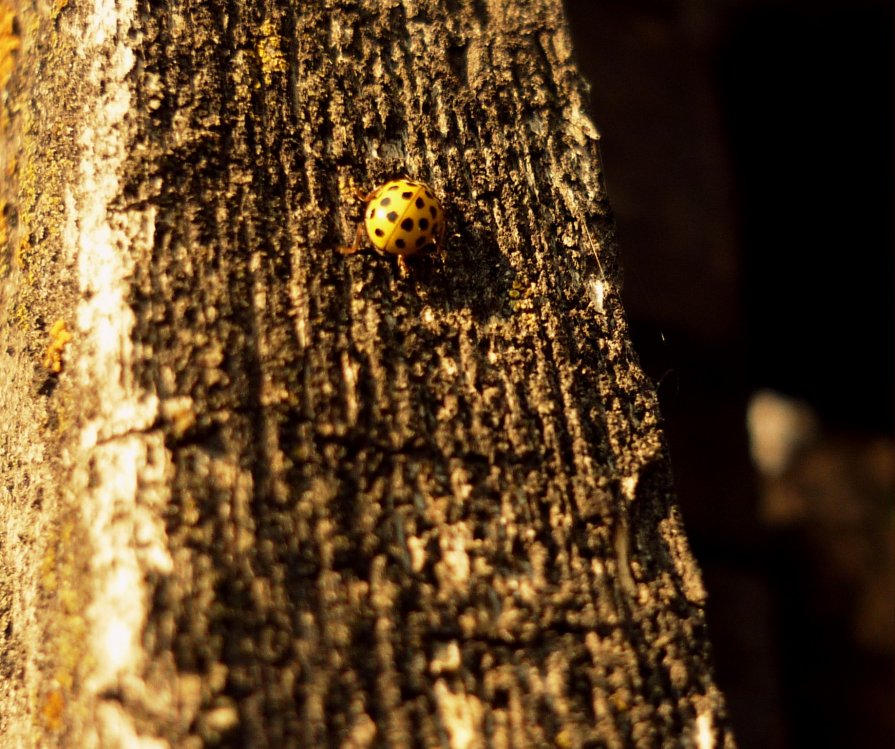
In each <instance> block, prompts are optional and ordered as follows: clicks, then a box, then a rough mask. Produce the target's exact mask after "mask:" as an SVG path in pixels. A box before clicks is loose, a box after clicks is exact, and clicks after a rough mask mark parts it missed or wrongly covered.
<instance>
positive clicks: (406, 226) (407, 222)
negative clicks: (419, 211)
mask: <svg viewBox="0 0 895 749" xmlns="http://www.w3.org/2000/svg"><path fill="white" fill-rule="evenodd" d="M401 228H402V229H403V230H404V231H413V219H412V218H405V219H404V220H403V221H402V222H401Z"/></svg>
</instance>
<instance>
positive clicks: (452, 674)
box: [0, 0, 733, 749]
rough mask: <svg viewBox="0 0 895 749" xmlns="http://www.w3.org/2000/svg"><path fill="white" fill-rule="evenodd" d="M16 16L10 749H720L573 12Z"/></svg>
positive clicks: (692, 578) (320, 8)
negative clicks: (409, 238)
mask: <svg viewBox="0 0 895 749" xmlns="http://www.w3.org/2000/svg"><path fill="white" fill-rule="evenodd" d="M7 1H8V0H7ZM0 8H2V10H0V16H2V18H3V19H4V20H0V79H2V80H0V83H4V82H5V83H6V93H5V95H4V109H3V113H2V120H3V121H2V126H3V129H4V133H5V138H4V141H5V142H4V146H3V153H2V159H3V162H2V167H3V172H4V173H5V174H6V175H7V179H6V182H5V185H4V188H3V195H4V211H3V218H4V220H3V222H2V227H0V228H2V229H3V234H4V236H5V239H6V242H5V250H4V255H3V264H2V271H3V281H2V295H0V305H2V306H0V322H2V328H0V382H2V391H0V409H2V414H3V421H2V424H0V458H2V464H0V479H2V480H0V514H2V526H0V527H2V531H0V532H2V539H0V540H2V550H0V564H2V570H0V625H2V626H0V669H2V670H0V673H2V684H0V700H2V725H0V733H2V739H0V746H2V747H76V746H77V747H81V746H83V747H91V746H94V747H98V746H102V747H152V748H154V747H162V746H172V747H199V746H206V745H209V746H210V745H220V746H243V747H253V748H254V747H289V746H296V747H297V746H309V747H310V746H333V747H345V748H346V749H347V748H348V747H354V748H360V747H374V746H382V747H395V748H404V747H435V746H444V747H450V749H467V748H468V749H473V748H477V747H536V746H554V747H563V748H565V747H569V748H572V747H643V748H644V749H646V748H650V749H652V748H654V747H659V746H662V747H673V746H682V747H696V748H698V749H708V748H709V747H722V746H723V747H732V746H733V739H732V737H731V735H730V733H729V730H728V728H727V725H726V719H725V717H724V708H723V700H722V697H721V695H720V693H719V692H718V690H717V688H716V687H715V685H714V683H713V679H712V675H711V671H710V666H709V662H708V644H707V638H706V632H705V620H704V615H703V601H704V592H703V589H702V585H701V582H700V576H699V572H698V570H697V568H696V566H695V564H694V562H693V559H692V556H691V554H690V551H689V550H688V547H687V543H686V540H685V537H684V534H683V531H682V528H681V523H680V519H679V516H678V514H677V511H676V509H675V506H674V503H673V498H672V495H671V488H670V480H669V467H668V458H667V453H666V450H665V447H664V443H663V439H662V436H661V433H660V431H659V417H658V413H657V406H656V399H655V395H654V392H653V388H652V386H651V384H650V383H649V382H648V381H647V380H646V378H645V377H644V375H643V374H642V372H641V371H640V369H639V367H638V364H637V360H636V357H635V356H634V354H633V352H632V351H631V348H630V343H629V341H628V337H627V331H626V328H625V322H624V317H623V311H622V308H621V303H620V300H619V283H620V278H619V273H618V269H617V262H616V256H615V247H614V244H613V240H612V222H611V218H610V215H609V210H608V206H607V202H606V196H605V192H604V188H603V185H602V182H601V172H600V160H599V150H598V145H597V134H596V132H595V130H594V127H593V125H592V124H591V122H590V120H589V119H588V115H587V114H586V113H585V101H584V98H585V91H584V86H583V84H582V82H581V80H580V78H579V76H578V73H577V72H576V69H575V66H574V64H573V62H572V59H571V50H570V43H569V35H568V31H567V29H566V27H565V20H564V18H563V14H562V9H561V5H560V2H559V0H501V1H500V2H487V1H485V0H429V1H428V2H425V3H423V2H415V1H414V0H404V2H397V1H390V2H382V0H359V1H358V2H353V3H347V2H336V1H335V0H331V1H329V2H323V1H320V2H306V1H305V2H295V3H291V4H290V3H285V2H277V1H276V0H268V1H267V2H263V3H259V4H257V6H256V5H255V4H253V3H239V2H230V3H218V2H214V1H209V2H204V3H203V2H199V1H198V0H184V2H176V1H174V0H171V1H169V0H159V2H153V3H148V2H145V0H144V1H142V2H138V0H117V2H111V0H107V1H106V2H100V0H97V2H95V3H82V2H78V1H77V0H71V1H70V2H69V0H55V3H54V4H52V5H51V4H48V3H39V4H35V3H31V2H27V0H21V2H19V3H17V4H16V6H15V7H9V6H0ZM10 76H11V77H10ZM7 79H9V80H8V81H7ZM402 175H407V176H410V177H413V178H418V179H422V180H424V181H426V182H427V183H429V184H430V185H431V186H432V187H433V188H434V189H435V191H436V192H438V193H439V194H440V196H441V197H442V201H443V204H444V206H445V208H446V210H447V213H448V216H449V224H448V231H447V236H446V238H445V242H444V244H443V247H442V248H441V249H440V250H439V251H438V252H431V253H426V254H423V255H421V256H419V257H415V258H413V259H411V261H410V263H409V265H410V270H409V273H408V274H407V275H406V276H404V275H402V274H401V273H400V272H399V270H398V268H397V265H396V263H395V262H394V258H387V257H383V256H380V255H377V254H375V253H373V252H366V253H361V254H358V255H354V256H351V257H344V256H342V255H340V254H338V253H337V252H336V248H337V247H338V246H339V245H342V244H346V243H348V242H350V240H351V238H352V236H353V232H354V226H355V223H356V221H357V220H358V218H359V217H360V210H361V209H360V206H359V204H357V203H356V202H353V200H352V199H350V198H349V197H347V195H348V192H349V188H351V187H352V186H356V187H360V188H362V189H365V190H366V189H370V188H372V187H373V186H375V185H376V184H379V183H381V182H383V181H385V180H387V179H389V178H392V177H395V176H402Z"/></svg>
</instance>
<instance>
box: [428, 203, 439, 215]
mask: <svg viewBox="0 0 895 749" xmlns="http://www.w3.org/2000/svg"><path fill="white" fill-rule="evenodd" d="M429 213H430V215H431V216H432V218H435V217H436V216H437V215H438V209H437V208H436V207H435V206H434V205H430V206H429Z"/></svg>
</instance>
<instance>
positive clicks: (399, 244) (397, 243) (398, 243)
mask: <svg viewBox="0 0 895 749" xmlns="http://www.w3.org/2000/svg"><path fill="white" fill-rule="evenodd" d="M404 244H405V243H404V240H403V239H396V240H395V247H397V248H398V249H399V250H403V249H404Z"/></svg>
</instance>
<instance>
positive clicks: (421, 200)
mask: <svg viewBox="0 0 895 749" xmlns="http://www.w3.org/2000/svg"><path fill="white" fill-rule="evenodd" d="M414 205H416V207H417V208H422V207H423V206H424V205H425V202H423V199H422V198H417V199H416V200H415V201H414Z"/></svg>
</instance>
